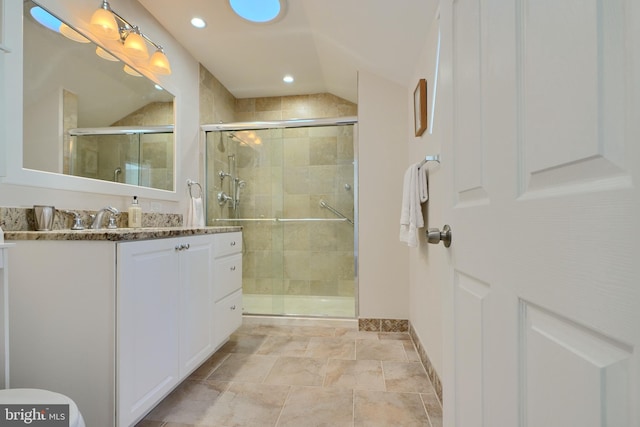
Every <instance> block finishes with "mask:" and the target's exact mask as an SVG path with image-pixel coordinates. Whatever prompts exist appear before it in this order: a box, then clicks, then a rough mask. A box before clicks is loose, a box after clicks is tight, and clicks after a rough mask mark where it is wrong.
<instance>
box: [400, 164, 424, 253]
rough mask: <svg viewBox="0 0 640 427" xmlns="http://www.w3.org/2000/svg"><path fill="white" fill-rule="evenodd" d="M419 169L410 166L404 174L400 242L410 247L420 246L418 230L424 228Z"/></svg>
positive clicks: (415, 166)
mask: <svg viewBox="0 0 640 427" xmlns="http://www.w3.org/2000/svg"><path fill="white" fill-rule="evenodd" d="M418 176H419V168H418V165H417V164H413V165H411V166H409V168H408V169H407V171H406V172H405V174H404V183H403V186H402V210H401V212H400V241H401V242H406V243H407V245H408V246H410V247H413V248H415V247H417V246H418V229H419V228H421V227H424V219H423V218H422V208H421V206H420V184H419V183H418V180H419V177H418Z"/></svg>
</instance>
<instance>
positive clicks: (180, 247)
mask: <svg viewBox="0 0 640 427" xmlns="http://www.w3.org/2000/svg"><path fill="white" fill-rule="evenodd" d="M190 247H191V245H190V244H189V243H186V244H185V243H181V244H179V245H176V251H185V250H187V249H189V248H190Z"/></svg>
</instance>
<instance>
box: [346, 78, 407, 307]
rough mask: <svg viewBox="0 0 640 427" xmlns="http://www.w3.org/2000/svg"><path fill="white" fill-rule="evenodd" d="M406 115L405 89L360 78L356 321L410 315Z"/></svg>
mask: <svg viewBox="0 0 640 427" xmlns="http://www.w3.org/2000/svg"><path fill="white" fill-rule="evenodd" d="M407 111H408V108H407V102H406V88H405V87H404V86H401V85H398V84H396V83H393V82H390V81H389V80H386V79H383V78H381V77H378V76H376V75H374V74H371V73H367V72H363V71H361V72H360V73H359V74H358V134H359V135H358V169H359V170H358V191H359V193H358V198H359V201H358V218H359V228H358V234H359V243H358V250H359V316H360V317H365V318H384V319H407V318H408V317H409V286H408V285H409V258H408V248H407V246H406V245H404V244H401V243H400V240H399V230H400V204H401V202H402V180H403V176H404V171H405V170H406V168H407V166H408V163H407V141H406V139H407V138H406V135H407V131H406V122H407V115H408V113H407Z"/></svg>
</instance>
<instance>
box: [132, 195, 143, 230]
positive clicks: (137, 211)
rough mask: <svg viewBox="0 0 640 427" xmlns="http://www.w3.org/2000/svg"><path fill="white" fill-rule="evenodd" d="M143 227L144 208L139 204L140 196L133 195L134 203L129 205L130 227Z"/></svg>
mask: <svg viewBox="0 0 640 427" xmlns="http://www.w3.org/2000/svg"><path fill="white" fill-rule="evenodd" d="M140 227H142V208H141V207H140V205H139V204H138V196H133V203H132V204H131V206H129V228H140Z"/></svg>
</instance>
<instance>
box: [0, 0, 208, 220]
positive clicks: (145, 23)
mask: <svg viewBox="0 0 640 427" xmlns="http://www.w3.org/2000/svg"><path fill="white" fill-rule="evenodd" d="M40 3H41V4H42V5H43V6H44V7H46V8H47V9H49V10H51V11H52V12H53V13H54V14H56V15H58V16H60V17H62V18H64V19H65V20H67V21H68V22H70V23H71V24H72V25H73V26H75V27H77V28H79V29H80V30H85V33H88V31H86V29H87V28H88V26H89V20H90V19H91V15H92V13H93V11H94V10H95V9H96V8H97V7H98V6H99V2H93V1H86V2H85V1H83V2H79V1H77V0H40ZM109 3H110V5H111V7H112V8H113V9H114V10H115V11H116V12H118V13H119V14H120V15H122V16H124V17H125V18H127V19H128V20H130V21H131V22H133V23H135V24H136V25H139V26H140V27H141V28H142V30H143V31H144V32H145V34H147V35H149V36H150V37H151V39H153V40H156V41H158V42H160V43H161V44H162V45H163V46H164V48H165V52H166V53H167V56H168V57H169V60H170V61H171V66H172V75H170V76H161V77H159V78H158V79H157V81H158V82H159V83H160V84H161V85H162V86H164V87H165V88H167V89H168V90H169V91H170V92H171V93H173V94H174V95H176V144H177V147H176V150H177V165H178V169H179V171H180V173H179V174H178V176H177V178H176V183H177V192H178V197H171V196H168V195H162V194H161V192H157V193H156V192H152V193H153V196H150V197H142V198H141V203H142V207H143V209H145V210H146V211H151V210H153V211H157V212H171V213H185V212H186V206H187V200H188V196H187V193H186V179H187V178H192V179H200V176H199V173H198V158H199V147H198V140H199V118H198V108H199V107H198V101H197V100H198V93H199V92H198V86H199V71H198V63H197V61H196V60H195V59H194V58H193V57H192V56H191V55H190V54H189V53H188V52H187V51H186V49H184V48H183V47H182V46H180V44H179V43H178V42H177V41H176V40H175V39H173V37H171V36H170V35H169V34H168V33H167V32H166V31H165V30H164V29H163V28H162V27H161V26H160V24H158V23H157V22H156V21H155V19H154V18H153V17H152V16H151V15H150V14H149V13H148V12H147V11H146V10H145V9H144V8H142V6H140V5H139V3H138V2H135V1H128V0H111V1H110V2H109ZM21 8H22V2H15V1H9V2H5V13H6V17H5V24H6V25H7V28H6V29H5V34H6V36H7V40H6V44H7V45H8V47H9V48H11V49H12V52H11V53H10V54H3V55H4V57H3V62H4V66H3V67H2V69H1V70H0V73H2V74H0V82H3V81H6V80H12V82H11V84H10V83H9V82H4V83H5V87H4V88H3V91H4V92H5V95H6V97H3V101H4V102H3V105H2V106H0V113H1V114H2V115H3V118H4V123H5V124H6V133H3V134H1V135H0V138H3V140H2V141H0V149H2V146H3V145H6V146H7V152H8V154H9V155H12V153H13V151H14V150H15V149H16V148H17V147H20V146H21V144H22V130H21V111H22V102H21V93H22V87H21V86H22V84H21V78H20V77H19V76H13V75H11V72H12V71H11V70H14V69H15V63H17V62H20V63H21V61H22V55H21V52H20V44H21V36H19V33H20V28H21V27H20V22H21V21H22V19H21ZM16 34H18V35H16ZM7 77H9V78H7ZM18 79H19V80H20V83H19V84H17V80H18ZM11 85H13V86H19V87H18V88H15V87H12V86H11ZM9 102H10V104H9ZM17 128H20V130H16V129H17ZM4 154H5V153H4V151H3V152H2V156H1V157H0V161H3V162H4V161H5V159H6V157H5V155H4ZM11 167H12V165H10V164H9V165H7V169H8V170H9V173H11V171H10V169H11ZM1 170H2V167H0V171H1ZM40 178H42V179H39V180H35V181H40V180H41V181H45V182H46V178H47V176H46V175H43V176H42V177H40ZM57 178H58V177H55V176H52V177H51V179H52V180H55V181H57ZM64 178H70V177H64ZM71 179H74V182H75V183H78V182H80V184H79V185H75V188H74V189H73V190H65V189H49V188H43V185H40V186H37V185H36V186H33V185H30V186H27V185H21V184H20V183H19V182H12V181H13V180H11V179H9V180H7V179H5V180H4V181H3V182H0V206H22V207H30V206H32V205H34V204H53V205H55V206H56V207H59V208H68V209H99V208H101V207H103V206H105V205H112V206H115V207H116V208H119V209H124V208H126V207H127V206H128V205H129V203H130V197H131V195H133V194H136V193H142V191H141V190H139V189H138V188H137V187H131V186H121V187H116V188H117V191H118V192H119V191H120V189H122V194H119V193H118V194H116V195H111V194H106V193H105V192H103V189H104V188H105V185H109V186H114V185H116V184H112V183H103V182H96V181H91V180H84V181H76V180H79V178H71ZM8 182H11V183H8ZM104 191H106V190H104ZM150 194H151V193H150Z"/></svg>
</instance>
